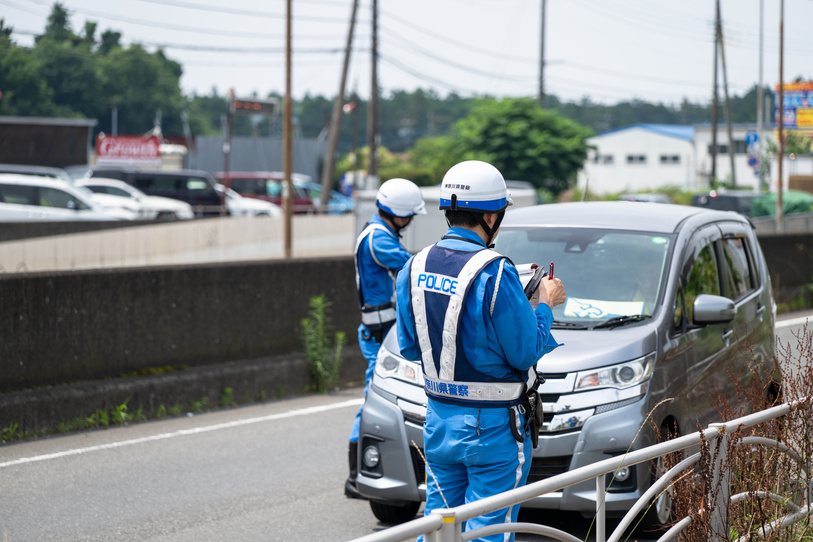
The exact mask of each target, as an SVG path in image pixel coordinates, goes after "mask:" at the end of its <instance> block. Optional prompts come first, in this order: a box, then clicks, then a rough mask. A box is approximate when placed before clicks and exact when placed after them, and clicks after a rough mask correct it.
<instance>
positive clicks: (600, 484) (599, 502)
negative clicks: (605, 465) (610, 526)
mask: <svg viewBox="0 0 813 542" xmlns="http://www.w3.org/2000/svg"><path fill="white" fill-rule="evenodd" d="M604 477H605V475H604V474H601V475H599V476H596V542H605V540H606V536H607V533H606V530H607V526H606V522H605V517H604V495H605V492H606V490H605V487H604Z"/></svg>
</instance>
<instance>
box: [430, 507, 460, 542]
mask: <svg viewBox="0 0 813 542" xmlns="http://www.w3.org/2000/svg"><path fill="white" fill-rule="evenodd" d="M432 513H433V514H438V515H440V516H441V517H442V518H443V524H442V525H441V526H440V530H439V531H438V536H437V542H461V541H462V540H463V532H462V528H461V525H460V523H458V522H457V521H455V519H456V518H455V511H454V510H453V509H449V508H440V509H438V510H434V511H433V512H432Z"/></svg>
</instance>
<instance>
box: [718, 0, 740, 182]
mask: <svg viewBox="0 0 813 542" xmlns="http://www.w3.org/2000/svg"><path fill="white" fill-rule="evenodd" d="M720 19H721V17H720V0H717V21H720ZM717 28H718V31H717V39H718V40H720V62H721V63H722V65H723V91H724V93H725V122H726V129H727V130H728V159H729V163H730V164H731V184H732V186H734V187H735V188H736V186H737V170H736V169H735V168H734V151H735V148H734V147H735V146H734V136H733V134H732V130H731V101H730V100H729V99H728V72H727V70H726V66H725V44H724V43H723V25H722V24H720V25H719V26H718V27H717Z"/></svg>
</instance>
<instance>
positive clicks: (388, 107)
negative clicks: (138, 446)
mask: <svg viewBox="0 0 813 542" xmlns="http://www.w3.org/2000/svg"><path fill="white" fill-rule="evenodd" d="M11 36H12V28H11V27H8V26H6V25H5V24H4V22H3V20H2V19H0V91H2V98H0V115H13V116H42V117H47V116H58V117H85V118H95V119H97V120H98V125H97V127H96V131H104V132H107V133H110V132H111V131H112V130H113V124H114V123H115V125H116V128H117V130H118V133H120V134H140V133H146V132H148V131H150V130H152V129H153V127H154V126H155V125H156V124H158V123H160V125H161V128H162V131H163V133H164V135H165V136H176V137H182V136H183V135H184V134H185V133H186V132H188V133H190V134H191V135H198V134H199V135H217V134H220V133H223V126H222V125H223V121H224V119H225V117H226V111H227V98H226V97H225V96H219V95H218V94H217V93H216V91H214V90H213V91H212V93H211V94H210V95H204V96H198V95H192V96H185V95H184V94H183V93H182V91H181V88H180V78H181V75H182V73H183V66H182V65H181V64H179V63H178V62H176V61H174V60H172V59H170V58H168V57H167V56H166V55H165V53H164V51H162V50H158V51H156V52H154V53H150V52H147V51H146V50H145V49H144V48H142V47H141V46H139V45H129V46H127V47H125V46H123V45H122V44H121V34H120V33H118V32H114V31H111V30H107V31H104V32H102V33H101V34H99V35H97V25H96V23H94V22H86V23H85V25H84V27H83V28H82V31H81V32H80V33H76V32H74V31H73V30H72V29H71V25H70V24H69V13H68V11H67V10H66V9H65V8H64V7H63V6H62V5H60V4H58V3H55V4H54V5H53V7H52V10H51V14H50V16H49V17H48V22H47V25H46V27H45V29H44V30H43V33H42V34H41V35H39V36H37V37H36V38H35V45H34V46H33V47H31V48H28V47H21V46H18V45H16V44H15V43H14V41H13V40H12V39H11ZM756 91H757V89H756V86H754V87H753V88H752V89H751V90H749V91H748V92H747V93H746V94H745V95H744V96H734V97H733V98H732V99H731V117H732V118H731V120H732V121H733V122H755V120H756V95H757V92H756ZM765 92H766V95H767V96H770V97H771V100H772V93H771V91H770V89H767V88H766V89H765ZM709 94H711V92H709ZM721 95H722V93H721ZM259 97H260V98H268V97H273V96H259ZM276 97H278V98H279V97H280V96H279V95H277V96H276ZM483 97H486V96H483ZM479 99H480V98H477V97H461V96H458V95H456V94H450V95H447V96H443V97H441V96H440V95H439V94H438V93H437V92H435V91H434V90H415V91H411V92H407V91H395V92H390V93H388V94H387V95H384V96H381V97H380V98H379V113H378V120H379V122H378V124H379V133H380V136H381V144H382V145H383V146H384V147H386V148H388V149H389V150H391V151H393V152H404V151H406V150H408V149H411V148H412V147H413V146H414V145H415V142H416V141H417V140H418V139H420V138H422V137H424V136H438V135H443V134H445V133H446V132H447V130H448V129H449V127H450V126H452V125H453V124H454V123H455V122H456V121H458V120H460V119H462V118H465V117H466V116H467V115H468V113H469V112H470V111H471V109H472V107H473V105H474V104H475V103H476V102H477V100H479ZM345 101H346V102H356V104H357V106H356V107H355V108H354V109H353V110H352V112H350V113H347V114H345V115H344V116H343V119H342V127H341V132H340V139H339V149H338V150H339V152H340V153H347V152H348V151H350V150H351V149H353V148H358V147H364V146H365V145H366V144H367V114H368V111H367V103H366V102H365V101H362V100H360V99H358V98H357V97H355V96H352V95H351V96H348V97H347V99H346V100H345ZM710 101H711V99H709V102H710ZM281 102H282V101H281V100H280V103H281ZM771 103H772V101H771ZM546 105H547V107H548V108H549V109H550V110H552V111H554V112H556V113H558V114H560V115H561V116H564V117H566V118H569V119H571V120H573V121H575V122H577V123H579V124H581V125H583V126H587V127H589V128H592V130H593V131H594V132H595V133H601V132H604V131H606V130H611V129H614V128H619V127H623V126H627V125H630V124H634V123H639V122H646V123H665V124H687V125H690V124H698V123H708V122H710V120H711V112H710V106H709V104H708V103H702V104H701V103H691V102H688V101H684V102H683V103H681V104H680V105H671V104H663V103H651V102H647V101H643V100H632V101H627V102H621V103H618V104H615V105H602V104H597V103H594V102H592V101H590V99H589V98H584V99H582V100H581V101H578V102H562V101H561V100H559V99H558V98H557V97H556V96H553V95H551V96H548V97H547V101H546ZM332 108H333V99H332V97H322V96H306V97H305V98H303V99H301V100H297V101H295V102H294V119H295V124H296V135H297V136H301V137H307V138H317V137H320V135H322V136H324V135H325V134H326V130H327V128H328V125H329V122H330V117H331V111H332ZM348 109H349V108H348ZM766 116H769V115H766ZM280 118H281V115H277V116H276V117H275V118H271V119H268V118H254V117H236V118H234V122H233V133H234V134H235V135H252V134H254V135H269V134H271V135H278V134H279V133H280V132H281V125H280ZM718 118H719V119H720V121H721V122H722V121H723V120H724V118H725V117H724V109H723V107H722V102H721V106H720V110H719V117H718Z"/></svg>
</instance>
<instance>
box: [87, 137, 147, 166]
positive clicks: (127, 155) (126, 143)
mask: <svg viewBox="0 0 813 542" xmlns="http://www.w3.org/2000/svg"><path fill="white" fill-rule="evenodd" d="M96 163H97V164H145V165H160V164H161V142H160V141H159V140H158V138H157V137H155V136H150V137H142V136H129V135H126V136H111V135H104V134H99V135H98V136H97V137H96Z"/></svg>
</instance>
